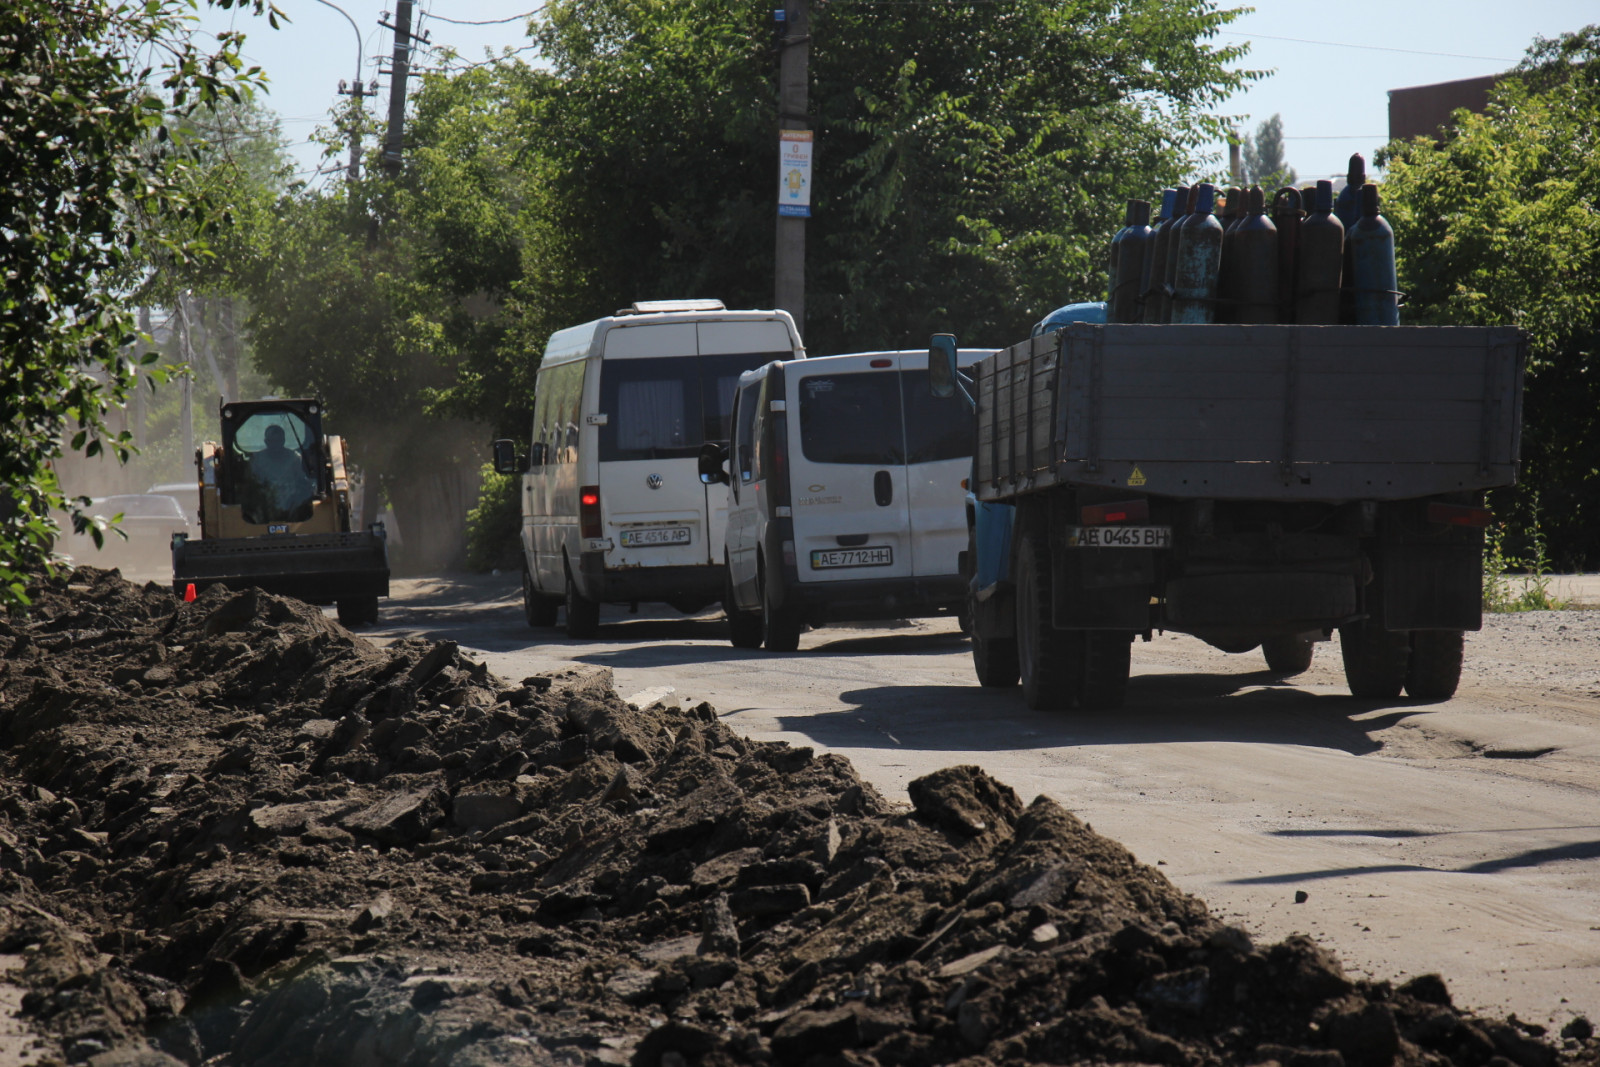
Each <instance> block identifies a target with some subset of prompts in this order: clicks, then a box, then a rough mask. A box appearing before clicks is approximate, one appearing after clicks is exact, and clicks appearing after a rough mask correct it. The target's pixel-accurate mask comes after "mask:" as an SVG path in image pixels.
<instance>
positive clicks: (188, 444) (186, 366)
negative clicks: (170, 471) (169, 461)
mask: <svg viewBox="0 0 1600 1067" xmlns="http://www.w3.org/2000/svg"><path fill="white" fill-rule="evenodd" d="M177 314H178V352H179V353H180V354H181V355H182V356H183V382H182V386H181V389H182V394H183V411H182V414H180V415H179V416H178V421H179V422H181V423H182V424H183V460H184V462H185V463H188V462H191V461H192V460H193V457H194V348H193V342H192V340H191V339H190V336H189V294H188V293H179V294H178V312H177Z"/></svg>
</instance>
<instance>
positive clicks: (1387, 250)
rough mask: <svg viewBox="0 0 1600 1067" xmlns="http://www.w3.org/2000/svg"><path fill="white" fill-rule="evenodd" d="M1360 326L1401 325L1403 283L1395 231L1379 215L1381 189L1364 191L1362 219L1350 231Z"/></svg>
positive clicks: (1369, 187) (1352, 287)
mask: <svg viewBox="0 0 1600 1067" xmlns="http://www.w3.org/2000/svg"><path fill="white" fill-rule="evenodd" d="M1346 244H1347V245H1348V247H1349V248H1350V258H1351V262H1352V263H1353V264H1354V271H1353V273H1352V275H1351V283H1352V284H1351V289H1352V291H1353V293H1354V296H1355V312H1356V325H1357V326H1398V325H1400V294H1399V293H1398V292H1397V291H1396V290H1397V289H1398V288H1399V285H1400V283H1399V281H1398V280H1397V279H1396V277H1395V269H1394V230H1392V229H1391V228H1390V227H1389V221H1388V220H1387V219H1385V218H1384V217H1383V216H1382V215H1380V214H1378V187H1377V186H1376V185H1373V184H1371V183H1370V182H1369V183H1368V184H1366V185H1363V186H1362V187H1361V218H1360V219H1359V220H1358V221H1357V222H1356V224H1355V225H1354V226H1352V227H1351V228H1350V239H1349V240H1348V241H1347V242H1346Z"/></svg>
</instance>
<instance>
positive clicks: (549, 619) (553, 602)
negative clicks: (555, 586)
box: [522, 567, 561, 628]
mask: <svg viewBox="0 0 1600 1067" xmlns="http://www.w3.org/2000/svg"><path fill="white" fill-rule="evenodd" d="M560 608H561V601H559V600H557V599H556V598H555V597H550V596H545V595H544V594H543V593H541V592H539V591H538V590H537V589H535V588H534V587H533V575H531V574H529V573H528V569H527V568H526V567H524V568H523V569H522V617H523V618H524V619H527V620H528V625H529V626H533V627H540V628H542V627H546V626H554V625H555V624H556V612H557V611H559V610H560Z"/></svg>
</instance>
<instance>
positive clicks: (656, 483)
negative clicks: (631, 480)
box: [644, 474, 661, 489]
mask: <svg viewBox="0 0 1600 1067" xmlns="http://www.w3.org/2000/svg"><path fill="white" fill-rule="evenodd" d="M644 484H645V485H648V486H649V487H650V488H652V489H660V488H661V475H659V474H652V475H650V476H649V477H648V478H646V479H645V480H644Z"/></svg>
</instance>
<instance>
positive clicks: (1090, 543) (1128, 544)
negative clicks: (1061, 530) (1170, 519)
mask: <svg viewBox="0 0 1600 1067" xmlns="http://www.w3.org/2000/svg"><path fill="white" fill-rule="evenodd" d="M1067 544H1068V545H1071V546H1072V547H1074V548H1171V547H1172V527H1170V526H1072V527H1069V528H1068V529H1067Z"/></svg>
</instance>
